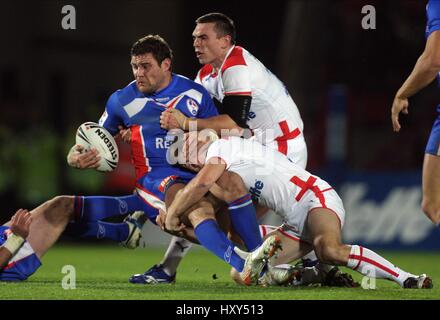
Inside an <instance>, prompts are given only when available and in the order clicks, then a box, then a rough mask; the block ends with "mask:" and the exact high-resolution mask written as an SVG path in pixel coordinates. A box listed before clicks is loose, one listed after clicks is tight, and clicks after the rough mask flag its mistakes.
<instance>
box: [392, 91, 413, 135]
mask: <svg viewBox="0 0 440 320" xmlns="http://www.w3.org/2000/svg"><path fill="white" fill-rule="evenodd" d="M408 106H409V102H408V99H407V98H400V97H398V96H396V97H395V98H394V101H393V106H392V107H391V122H392V124H393V130H394V131H395V132H399V131H400V128H401V126H400V123H399V113H400V112H402V113H404V114H408Z"/></svg>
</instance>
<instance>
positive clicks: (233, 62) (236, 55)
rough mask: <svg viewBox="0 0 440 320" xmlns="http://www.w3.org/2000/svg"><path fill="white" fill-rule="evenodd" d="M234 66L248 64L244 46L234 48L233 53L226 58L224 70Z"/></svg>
mask: <svg viewBox="0 0 440 320" xmlns="http://www.w3.org/2000/svg"><path fill="white" fill-rule="evenodd" d="M233 66H246V61H245V60H244V57H243V48H242V47H235V48H234V49H232V51H231V53H230V54H229V56H228V57H227V58H226V61H225V63H224V64H223V67H222V72H224V71H225V70H226V69H228V68H230V67H233Z"/></svg>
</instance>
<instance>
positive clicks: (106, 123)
mask: <svg viewBox="0 0 440 320" xmlns="http://www.w3.org/2000/svg"><path fill="white" fill-rule="evenodd" d="M121 110H122V107H121V103H120V102H119V98H118V94H117V92H115V93H113V94H112V95H111V96H110V98H109V99H108V101H107V105H106V106H105V111H104V113H103V114H102V116H101V118H100V119H99V125H101V126H103V127H104V128H106V129H107V130H108V132H110V133H111V134H112V135H116V134H117V133H118V132H119V129H118V126H119V125H124V120H123V118H122V116H121V115H120V114H119V113H120V111H121Z"/></svg>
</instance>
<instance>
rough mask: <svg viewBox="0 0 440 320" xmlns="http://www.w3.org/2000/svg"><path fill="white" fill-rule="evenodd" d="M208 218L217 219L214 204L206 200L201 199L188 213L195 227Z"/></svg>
mask: <svg viewBox="0 0 440 320" xmlns="http://www.w3.org/2000/svg"><path fill="white" fill-rule="evenodd" d="M208 219H215V214H214V209H213V207H212V205H211V204H210V203H209V202H206V201H201V202H200V203H198V205H197V207H196V208H192V209H191V210H190V212H189V213H188V220H189V221H190V223H191V225H192V226H193V227H194V228H195V227H196V226H197V225H198V224H200V223H201V222H203V221H205V220H208Z"/></svg>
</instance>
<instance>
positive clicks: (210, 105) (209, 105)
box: [197, 90, 218, 119]
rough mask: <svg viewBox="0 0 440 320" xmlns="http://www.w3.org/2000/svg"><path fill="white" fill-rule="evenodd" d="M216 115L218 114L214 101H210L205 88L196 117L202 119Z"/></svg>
mask: <svg viewBox="0 0 440 320" xmlns="http://www.w3.org/2000/svg"><path fill="white" fill-rule="evenodd" d="M217 115H218V111H217V108H216V106H215V104H214V101H212V99H211V97H210V96H209V93H208V92H207V91H206V90H205V93H204V94H203V98H202V103H201V105H200V110H199V113H198V115H197V117H198V118H202V119H204V118H211V117H214V116H217Z"/></svg>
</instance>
